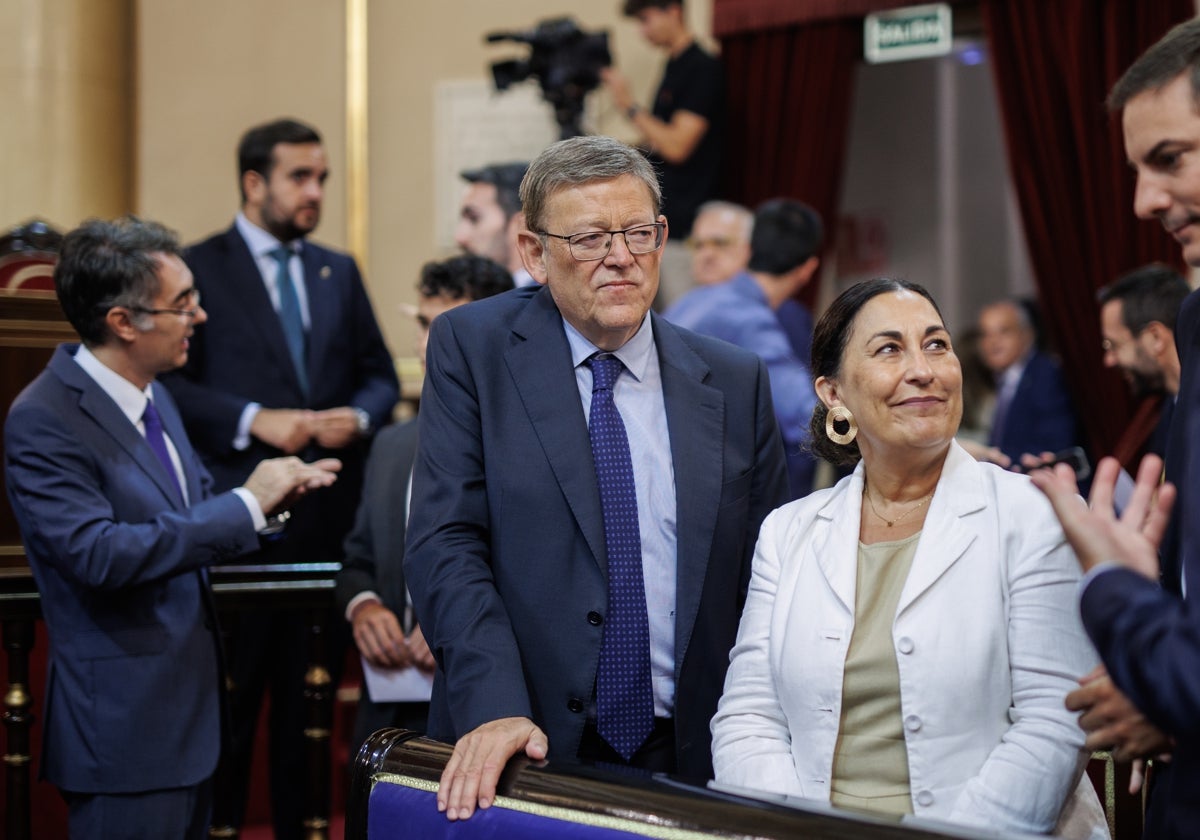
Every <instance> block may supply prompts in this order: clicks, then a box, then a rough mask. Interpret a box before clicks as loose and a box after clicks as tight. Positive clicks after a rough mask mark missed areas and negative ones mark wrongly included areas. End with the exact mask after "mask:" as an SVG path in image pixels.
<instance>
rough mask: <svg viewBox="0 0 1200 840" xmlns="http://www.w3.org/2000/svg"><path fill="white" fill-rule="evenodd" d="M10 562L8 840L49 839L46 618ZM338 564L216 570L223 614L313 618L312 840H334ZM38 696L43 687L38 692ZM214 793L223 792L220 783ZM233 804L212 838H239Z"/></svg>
mask: <svg viewBox="0 0 1200 840" xmlns="http://www.w3.org/2000/svg"><path fill="white" fill-rule="evenodd" d="M12 554H13V553H12V552H10V553H9V555H10V556H8V557H6V558H5V561H6V562H5V563H3V564H0V622H2V625H3V645H4V651H5V654H6V658H7V669H8V672H7V686H6V690H5V694H4V714H3V722H4V727H5V729H6V732H7V749H6V750H5V756H4V762H5V792H6V801H7V806H8V807H7V813H6V814H5V832H6V833H5V836H6V837H8V838H9V840H28V838H31V837H35V836H36V837H43V836H45V832H44V831H41V832H39V831H38V830H37V826H36V825H35V824H34V815H33V814H32V813H31V803H30V792H31V788H30V782H31V777H30V774H31V767H32V764H33V760H32V756H31V755H30V742H31V737H30V736H31V732H32V729H33V726H34V723H35V715H34V713H33V707H34V702H33V701H34V693H33V687H31V686H30V684H29V661H30V654H31V653H32V651H33V644H34V638H35V634H34V625H35V622H37V621H38V620H39V619H40V618H41V606H40V602H39V599H38V593H37V588H36V586H35V585H34V582H33V576H32V575H31V574H30V572H29V569H28V567H27V566H23V565H19V564H17V563H15V562H14V561H16V560H17V558H16V557H14V556H12ZM338 568H339V565H338V564H337V563H304V564H295V565H286V566H285V565H278V566H254V565H244V566H217V567H214V568H213V569H212V577H211V579H212V584H213V593H214V595H215V597H216V602H217V608H218V610H219V611H220V612H222V613H226V612H231V611H238V610H262V609H305V610H308V611H309V612H310V614H311V616H312V620H311V622H310V635H309V667H308V670H307V673H306V675H305V686H304V697H305V708H306V712H305V714H306V716H307V719H306V726H305V732H304V738H305V764H306V774H305V777H306V785H305V788H306V789H305V792H304V793H305V797H304V802H305V806H306V808H307V811H306V813H305V819H304V826H305V836H306V838H308V840H322V838H327V837H328V836H329V816H330V814H329V810H330V801H331V791H332V787H331V779H330V731H331V729H332V721H333V693H334V690H335V689H336V686H334V685H332V681H331V679H330V669H329V652H328V650H327V649H326V647H327V646H326V637H327V631H328V629H329V628H328V627H327V622H328V620H329V616H331V615H332V610H331V609H330V607H331V605H332V603H333V576H334V575H335V574H336V573H337V571H338ZM37 688H38V689H39V690H40V688H41V686H38V687H37ZM215 789H216V790H221V789H222V788H221V784H220V780H218V781H217V783H216V786H215ZM229 812H230V809H229V808H228V807H227V803H226V802H223V801H221V800H220V799H218V801H216V802H214V805H213V827H212V829H211V831H210V836H212V837H222V838H234V837H237V834H238V832H237V830H236V829H235V828H233V827H232V826H231V825H230V824H229V820H228V818H227V814H228V813H229Z"/></svg>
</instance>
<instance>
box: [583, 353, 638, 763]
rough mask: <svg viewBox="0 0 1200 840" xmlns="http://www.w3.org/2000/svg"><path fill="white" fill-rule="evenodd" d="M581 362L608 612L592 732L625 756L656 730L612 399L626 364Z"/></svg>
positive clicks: (634, 532) (628, 468)
mask: <svg viewBox="0 0 1200 840" xmlns="http://www.w3.org/2000/svg"><path fill="white" fill-rule="evenodd" d="M587 365H588V366H589V367H590V368H591V369H592V406H591V413H590V416H589V418H588V436H589V437H590V438H591V442H592V461H593V462H594V464H595V467H596V483H597V485H598V486H599V489H600V508H601V511H602V513H603V518H604V545H605V553H606V555H607V558H608V615H607V616H606V617H605V619H604V636H603V639H602V640H601V644H600V667H599V669H598V671H597V673H596V731H597V732H599V733H600V737H602V738H603V739H604V740H605V741H607V742H608V744H609V745H610V746H611V747H612V748H613V749H614V750H616V751H617V752H618V753H620V754H621V756H622V757H623V758H624V759H625V760H626V761H628V760H629V759H630V758H632V757H633V754H634V753H636V752H637V750H638V747H640V746H641V745H642V744H643V743H645V741H646V738H647V737H649V735H650V733H651V731H653V729H654V694H653V689H652V687H651V681H650V624H649V620H648V619H647V617H646V587H645V583H644V581H643V579H642V537H641V532H640V531H639V530H638V506H637V490H636V486H635V485H634V481H633V460H632V458H631V457H630V455H629V438H628V437H627V436H626V434H625V424H624V423H623V422H622V421H621V414H620V412H619V411H618V410H617V405H616V403H615V402H614V401H613V385H614V384H615V383H616V381H617V377H618V376H620V375H621V371H622V370H624V365H623V364H622V363H621V360H620V359H618V358H616V357H615V356H609V355H596V356H593V357H592V358H590V359H588V360H587Z"/></svg>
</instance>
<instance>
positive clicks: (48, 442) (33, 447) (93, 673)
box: [4, 345, 258, 793]
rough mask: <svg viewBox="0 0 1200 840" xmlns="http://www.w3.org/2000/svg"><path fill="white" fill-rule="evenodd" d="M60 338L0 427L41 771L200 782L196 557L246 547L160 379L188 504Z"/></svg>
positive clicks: (206, 667)
mask: <svg viewBox="0 0 1200 840" xmlns="http://www.w3.org/2000/svg"><path fill="white" fill-rule="evenodd" d="M75 349H76V348H75V346H68V345H63V346H61V347H59V349H58V350H57V351H56V353H55V354H54V356H53V357H52V358H51V360H50V364H49V366H48V367H47V369H46V370H45V371H44V372H42V373H41V374H40V375H39V376H38V377H37V379H35V380H34V381H33V382H32V383H31V384H30V385H29V386H28V387H27V388H26V389H25V390H24V391H22V392H21V394H20V396H18V397H17V399H16V400H15V401H14V402H13V404H12V408H11V410H10V411H9V414H8V419H7V421H6V422H5V426H4V450H5V475H6V479H7V484H8V496H9V500H10V501H11V503H12V509H13V512H14V513H15V514H16V518H17V524H18V525H19V526H20V528H21V535H22V537H23V539H24V541H25V551H26V555H27V556H28V558H29V565H30V567H31V568H32V570H33V576H34V579H35V580H36V582H37V587H38V592H39V593H40V594H41V601H42V614H43V616H44V617H45V620H46V631H47V634H48V635H49V639H50V661H49V672H48V674H47V678H46V694H45V698H46V699H45V707H44V708H45V711H44V714H43V716H44V723H43V739H44V740H43V760H42V774H43V775H44V776H45V777H46V778H48V779H49V780H50V781H52V782H53V783H54V784H56V785H58V786H59V787H60V788H63V789H65V790H71V791H77V792H83V793H132V792H139V791H148V790H159V789H162V788H170V787H182V786H186V785H193V784H196V783H199V782H201V781H203V780H205V779H207V778H208V777H209V776H211V775H212V773H213V771H214V769H215V768H216V763H217V754H218V752H219V750H220V744H221V737H220V701H219V693H218V690H219V686H220V679H219V677H218V674H219V670H220V667H219V653H218V645H219V641H218V638H217V630H216V618H215V615H214V612H213V609H212V602H211V593H210V591H209V588H208V582H207V577H206V574H207V573H206V571H205V567H206V566H208V565H210V564H213V563H220V562H225V561H228V560H230V559H232V558H234V557H236V556H238V555H239V554H243V553H245V552H247V551H252V550H254V549H255V548H257V547H258V536H257V535H256V533H255V531H254V524H253V522H252V520H251V517H250V512H249V511H248V510H247V509H246V506H245V504H244V503H243V502H242V501H241V500H240V499H239V498H238V497H237V496H235V495H234V494H232V493H225V494H223V495H219V496H210V495H209V485H210V484H211V479H210V478H209V475H208V473H207V472H206V471H205V469H204V467H203V466H202V465H201V463H200V459H199V458H198V457H197V456H196V453H195V452H194V451H193V450H192V447H191V445H190V443H189V442H188V438H187V435H186V434H185V433H184V429H183V423H182V422H181V420H180V418H179V414H178V412H177V411H176V409H175V406H174V404H173V403H172V402H171V398H170V396H169V395H168V394H167V392H166V391H165V389H163V388H162V387H161V386H158V385H155V386H154V402H155V405H156V407H157V408H158V411H159V414H161V415H162V422H163V429H164V430H165V431H166V433H167V435H168V436H170V438H171V441H172V442H173V443H174V444H175V448H176V449H177V450H178V452H179V457H180V460H181V461H182V464H183V470H184V473H185V474H186V477H187V488H188V495H189V498H190V500H191V507H185V506H184V504H183V501H182V499H181V498H180V496H179V491H178V489H177V488H176V487H175V485H174V483H173V482H172V480H171V478H170V476H169V474H168V473H167V471H166V469H165V468H164V467H163V465H162V464H161V463H160V462H159V461H158V459H157V458H156V457H155V455H154V453H153V451H152V450H151V449H150V445H149V444H148V443H147V442H146V439H145V438H144V437H143V436H142V435H141V433H140V432H138V430H137V428H136V427H135V426H134V425H133V424H132V423H130V422H129V419H128V418H127V417H126V416H125V415H124V414H122V413H121V410H120V409H119V408H118V407H117V405H116V403H114V402H113V401H112V399H111V398H110V397H109V396H108V395H107V394H106V393H105V392H104V390H103V389H102V388H101V387H100V386H99V385H98V384H97V383H96V381H95V380H94V379H92V378H91V377H90V376H89V375H88V374H87V373H85V372H84V370H83V369H82V368H80V367H79V365H78V364H77V363H76V362H75V360H74V359H73V358H72V356H73V355H74V351H75Z"/></svg>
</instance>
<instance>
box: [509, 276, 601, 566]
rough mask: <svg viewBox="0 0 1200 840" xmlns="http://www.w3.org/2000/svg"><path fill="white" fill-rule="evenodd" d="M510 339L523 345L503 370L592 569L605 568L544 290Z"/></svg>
mask: <svg viewBox="0 0 1200 840" xmlns="http://www.w3.org/2000/svg"><path fill="white" fill-rule="evenodd" d="M513 333H514V334H515V335H517V336H518V337H519V338H521V339H523V340H522V341H519V342H517V343H515V344H514V345H513V346H512V347H510V348H509V349H508V350H507V351H506V353H505V364H506V365H507V366H508V371H509V374H510V375H511V376H512V379H513V383H514V385H515V386H516V389H517V393H518V394H520V397H521V402H522V403H523V404H524V406H525V412H526V414H527V415H528V417H529V422H530V423H531V424H532V426H533V430H534V433H535V434H536V435H537V437H538V441H539V442H540V443H541V445H542V450H543V451H544V452H545V453H546V459H547V460H548V461H549V462H550V468H551V470H553V472H554V476H555V478H556V479H557V480H558V484H559V487H560V488H561V489H562V493H563V496H564V497H566V500H567V504H568V505H569V506H570V508H571V513H572V514H573V515H574V517H575V521H576V522H577V523H578V524H579V529H580V530H581V531H582V532H583V536H584V539H585V540H587V544H588V547H589V548H590V549H591V550H592V555H593V556H594V557H595V558H596V563H597V564H599V566H600V567H601V568H605V550H604V522H603V519H602V516H601V511H600V491H599V489H598V488H597V485H596V470H595V467H594V466H593V464H592V457H591V452H592V448H591V442H590V440H589V438H588V430H587V422H586V421H585V420H584V416H583V406H582V405H581V404H580V401H579V388H578V386H577V385H576V384H575V371H574V369H573V368H572V366H571V348H570V345H569V344H568V343H567V337H566V335H565V334H564V333H563V327H562V316H561V315H559V312H558V309H557V308H556V307H555V306H554V300H553V298H552V297H551V296H550V292H549V290H548V289H542V290H541V291H540V292H538V293H537V294H536V295H534V296H533V297H532V298H531V299H530V301H529V304H528V305H527V306H526V307H525V309H524V310H522V312H521V314H520V316H518V318H517V319H516V321H515V322H514V324H513ZM564 413H565V414H566V415H567V419H566V420H564Z"/></svg>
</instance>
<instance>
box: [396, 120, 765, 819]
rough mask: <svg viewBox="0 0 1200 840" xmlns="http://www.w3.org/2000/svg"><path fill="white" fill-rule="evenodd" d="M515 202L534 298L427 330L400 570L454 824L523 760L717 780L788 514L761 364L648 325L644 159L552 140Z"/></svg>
mask: <svg viewBox="0 0 1200 840" xmlns="http://www.w3.org/2000/svg"><path fill="white" fill-rule="evenodd" d="M521 198H522V202H523V206H524V210H525V217H526V223H527V225H528V227H529V230H528V231H524V232H522V233H521V240H520V241H521V250H522V254H523V256H524V261H525V267H526V268H527V269H529V272H530V273H531V274H532V275H533V277H534V279H535V280H537V281H538V283H539V284H540V285H539V286H537V287H531V288H522V289H517V290H515V291H512V292H508V293H506V294H503V295H497V296H496V297H493V298H489V299H487V300H484V301H478V302H476V303H472V304H468V305H467V306H463V307H459V308H458V309H454V310H452V311H450V312H447V313H445V314H443V315H441V316H440V317H439V318H438V319H437V321H435V322H434V324H433V327H432V330H431V334H430V338H429V348H428V352H427V364H428V373H427V376H426V380H425V389H424V392H423V395H422V399H421V413H420V415H419V421H418V422H419V428H420V443H419V445H418V451H417V461H416V467H415V471H414V476H413V494H412V500H413V502H412V510H411V513H410V518H409V532H408V546H407V556H406V558H405V572H406V575H407V580H408V583H409V588H410V591H411V593H412V596H413V601H414V604H415V606H416V611H417V615H419V616H420V618H421V623H422V626H423V627H424V630H425V638H426V641H427V642H428V643H429V646H430V649H431V650H432V651H433V654H434V657H435V659H436V661H437V665H438V669H437V673H436V675H435V678H434V687H433V699H432V702H431V705H430V719H429V732H430V734H431V735H434V736H436V737H439V738H442V739H445V740H448V741H452V742H455V749H454V753H453V755H452V757H451V759H450V762H449V763H448V764H447V767H446V770H445V773H444V774H443V776H442V785H441V788H440V791H439V793H438V801H439V806H440V807H441V808H442V809H443V810H445V811H446V813H447V816H448V817H449V818H450V819H461V818H465V817H469V816H470V815H471V814H472V813H473V812H474V810H475V808H476V806H477V805H478V806H479V807H487V806H488V805H490V804H491V801H492V798H493V796H494V794H495V786H496V782H497V779H498V777H499V775H500V771H501V770H502V769H503V767H504V764H505V762H506V761H507V760H508V759H509V758H510V757H511V756H513V755H515V754H517V753H522V752H523V753H525V754H527V755H529V756H533V757H542V756H545V755H547V754H548V755H549V756H550V758H552V759H554V760H556V761H559V760H561V761H574V760H576V759H583V760H590V761H602V762H606V763H614V764H619V765H627V766H631V767H639V768H647V769H652V770H662V771H668V772H679V773H681V774H683V775H686V776H690V777H693V778H699V779H704V778H706V777H708V776H710V775H711V772H712V771H711V767H712V762H711V756H710V746H709V745H710V735H709V729H708V724H709V720H710V718H711V717H712V715H713V712H714V711H715V709H716V703H717V698H718V696H719V695H720V693H721V685H722V680H723V678H724V674H725V670H726V668H727V667H728V664H729V650H730V648H731V647H732V645H733V641H734V636H735V634H736V631H737V624H738V619H739V616H740V614H741V609H742V605H743V603H744V599H745V594H746V587H747V584H748V581H749V574H750V559H751V556H752V553H753V550H754V544H755V540H756V538H757V534H758V528H759V525H760V523H761V522H762V520H763V518H764V517H765V516H766V514H767V513H768V512H769V511H770V510H771V509H772V508H774V507H775V506H777V505H779V504H781V503H782V502H783V501H784V500H785V499H786V494H787V477H786V472H785V465H784V457H783V448H782V444H781V438H780V434H779V429H778V426H777V425H776V422H775V416H774V411H773V408H772V405H771V393H770V383H769V380H768V378H767V372H766V369H765V367H764V366H763V364H762V362H761V361H759V360H758V358H757V357H755V356H754V355H753V354H751V353H748V352H746V351H744V350H740V349H738V348H735V347H733V346H732V345H729V344H725V343H723V342H720V341H716V340H714V339H710V338H707V337H702V336H698V335H695V334H694V333H691V332H688V331H686V330H683V329H680V328H677V327H673V326H672V325H670V324H668V323H666V322H665V321H663V320H661V319H660V318H658V317H656V316H655V315H653V314H652V313H650V311H649V310H650V303H651V301H653V300H654V295H655V292H656V291H657V289H658V269H659V261H660V258H661V248H662V245H663V243H664V242H665V241H666V237H667V220H666V218H665V217H664V216H662V215H661V214H660V213H659V206H660V198H661V196H660V193H659V186H658V179H657V177H656V176H655V174H654V170H653V169H652V168H651V167H650V166H649V164H648V163H647V162H646V160H645V158H643V157H642V156H641V155H640V154H639V153H638V152H637V151H636V150H634V149H631V148H629V147H627V146H624V145H623V144H621V143H618V142H617V141H615V140H612V139H611V138H605V137H576V138H573V139H570V140H564V141H561V142H559V143H556V144H554V145H552V146H550V147H549V148H547V149H546V150H545V151H544V152H542V154H541V155H539V156H538V158H537V159H536V160H535V161H534V162H533V163H532V164H531V165H530V167H529V171H528V173H527V174H526V176H525V180H524V181H523V182H522V185H521Z"/></svg>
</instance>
